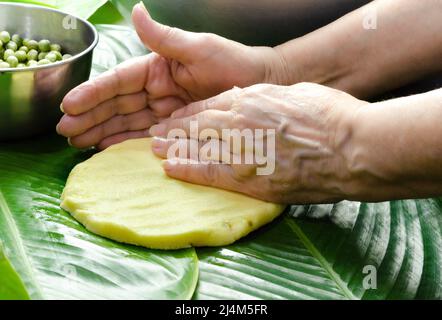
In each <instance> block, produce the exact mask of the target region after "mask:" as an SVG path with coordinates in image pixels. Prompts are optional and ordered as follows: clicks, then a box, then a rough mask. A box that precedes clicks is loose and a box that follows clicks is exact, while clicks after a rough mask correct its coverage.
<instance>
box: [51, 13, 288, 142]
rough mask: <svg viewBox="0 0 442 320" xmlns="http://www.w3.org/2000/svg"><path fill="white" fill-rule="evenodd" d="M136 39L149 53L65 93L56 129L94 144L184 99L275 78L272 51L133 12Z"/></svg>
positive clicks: (116, 138)
mask: <svg viewBox="0 0 442 320" xmlns="http://www.w3.org/2000/svg"><path fill="white" fill-rule="evenodd" d="M133 22H134V25H135V28H136V30H137V32H138V35H139V37H140V39H141V40H142V41H143V43H144V44H145V45H146V47H147V48H149V49H151V50H152V51H153V53H151V54H149V55H147V56H144V57H139V58H135V59H132V60H130V61H127V62H125V63H123V64H121V65H119V66H118V67H116V68H115V69H114V70H110V71H108V72H106V73H104V74H102V75H101V76H99V77H97V78H96V79H93V80H90V81H88V82H85V83H83V84H82V85H80V86H78V87H77V88H75V89H73V90H72V91H71V92H70V93H68V94H67V95H66V97H65V98H64V100H63V103H62V109H63V111H64V113H65V115H64V116H63V118H62V119H61V121H60V123H59V124H58V126H57V132H58V133H59V134H61V135H63V136H65V137H68V138H69V141H70V143H71V144H72V145H73V146H75V147H78V148H86V147H91V146H97V147H98V148H99V149H104V148H107V147H108V146H110V145H112V144H115V143H118V142H121V141H124V140H126V139H129V138H140V137H145V136H147V135H148V129H149V128H150V127H151V126H152V125H153V124H155V123H157V122H158V121H159V120H160V119H163V118H166V117H168V116H169V115H170V114H171V113H172V112H173V111H175V110H176V109H179V108H181V107H183V106H185V105H187V104H189V103H190V102H193V101H198V100H201V99H206V98H208V97H212V96H214V95H216V94H219V93H221V92H223V91H226V90H229V89H231V88H232V87H233V86H239V87H246V86H249V85H252V84H255V83H260V82H274V81H276V80H277V79H276V78H277V77H278V76H279V75H278V74H277V73H276V72H273V71H272V70H274V69H276V68H273V65H276V64H278V55H277V54H276V52H275V51H274V50H273V49H271V48H264V47H248V46H245V45H242V44H239V43H236V42H233V41H230V40H227V39H224V38H221V37H219V36H216V35H213V34H203V33H191V32H186V31H183V30H180V29H176V28H170V27H168V26H164V25H161V24H159V23H157V22H155V21H154V20H152V19H151V18H150V16H149V14H148V12H147V10H146V9H145V8H144V6H143V5H137V6H135V8H134V11H133Z"/></svg>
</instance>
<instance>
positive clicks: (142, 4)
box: [138, 1, 149, 14]
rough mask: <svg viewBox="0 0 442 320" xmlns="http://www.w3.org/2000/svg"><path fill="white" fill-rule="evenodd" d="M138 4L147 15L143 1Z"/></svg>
mask: <svg viewBox="0 0 442 320" xmlns="http://www.w3.org/2000/svg"><path fill="white" fill-rule="evenodd" d="M138 4H139V5H140V7H141V8H142V9H143V10H144V11H146V13H147V14H149V11H147V8H146V5H145V4H144V2H143V1H140V2H139V3H138Z"/></svg>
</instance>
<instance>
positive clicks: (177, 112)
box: [170, 109, 183, 119]
mask: <svg viewBox="0 0 442 320" xmlns="http://www.w3.org/2000/svg"><path fill="white" fill-rule="evenodd" d="M182 114H183V110H182V109H178V110H176V111H174V112H173V113H172V114H171V116H170V117H171V118H173V119H176V118H180V117H181V116H182Z"/></svg>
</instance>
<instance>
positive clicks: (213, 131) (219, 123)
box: [150, 110, 233, 140]
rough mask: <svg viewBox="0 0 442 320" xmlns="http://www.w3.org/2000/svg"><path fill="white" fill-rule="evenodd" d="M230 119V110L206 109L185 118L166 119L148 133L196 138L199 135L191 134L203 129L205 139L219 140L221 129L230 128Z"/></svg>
mask: <svg viewBox="0 0 442 320" xmlns="http://www.w3.org/2000/svg"><path fill="white" fill-rule="evenodd" d="M232 119H233V114H232V113H231V112H225V111H219V110H207V111H204V112H201V113H198V114H196V115H193V116H190V117H187V118H179V119H167V120H165V121H163V122H161V123H159V124H157V125H154V126H153V127H152V128H150V134H151V135H152V136H156V137H163V138H166V137H168V136H169V138H174V137H176V136H179V137H180V138H187V137H190V138H192V139H195V140H198V138H199V137H193V136H192V135H194V134H195V133H196V134H197V135H199V132H202V131H203V130H204V131H205V133H207V135H206V137H205V139H207V138H212V139H218V140H219V139H220V138H221V136H222V129H225V128H230V123H231V122H232ZM206 129H207V130H206ZM182 133H185V134H186V137H183V136H182ZM209 133H210V134H209Z"/></svg>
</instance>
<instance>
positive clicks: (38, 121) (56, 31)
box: [0, 2, 98, 140]
mask: <svg viewBox="0 0 442 320" xmlns="http://www.w3.org/2000/svg"><path fill="white" fill-rule="evenodd" d="M0 30H8V31H9V32H11V33H17V34H20V35H21V36H22V37H28V38H32V39H36V40H39V39H49V40H51V41H53V42H56V43H59V44H60V45H61V46H62V47H63V49H64V50H65V51H66V52H68V53H70V54H72V55H75V56H74V57H73V58H72V59H69V60H66V61H61V62H57V63H55V64H51V65H46V66H38V67H33V68H23V69H2V70H1V71H0V140H9V139H17V138H24V137H30V136H32V135H36V134H40V133H43V132H46V131H49V130H55V124H56V123H57V121H58V120H59V118H60V116H61V111H60V103H61V101H62V99H63V97H64V96H65V95H66V93H68V92H69V91H70V90H71V89H73V88H74V87H76V86H77V85H79V84H80V83H82V82H84V81H86V80H88V78H89V75H90V71H91V67H92V52H93V49H94V48H95V46H96V45H97V43H98V33H97V31H96V30H95V28H94V27H93V26H92V25H91V24H90V23H89V22H87V21H84V20H82V19H79V18H74V17H72V16H69V15H68V14H66V13H63V12H61V11H58V10H53V9H48V8H45V7H40V6H35V5H25V4H16V3H2V2H0Z"/></svg>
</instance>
